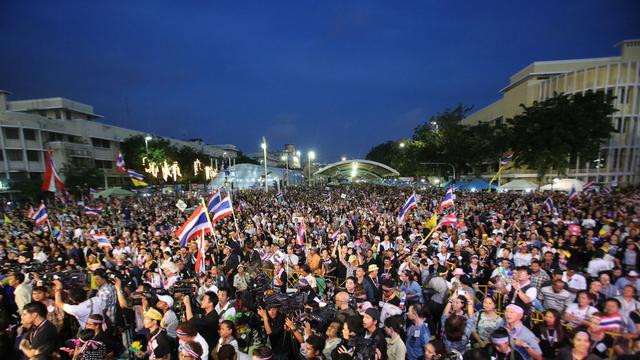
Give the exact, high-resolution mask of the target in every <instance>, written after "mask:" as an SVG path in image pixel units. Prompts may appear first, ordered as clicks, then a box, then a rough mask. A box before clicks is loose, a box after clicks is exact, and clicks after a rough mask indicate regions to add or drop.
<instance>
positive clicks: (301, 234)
mask: <svg viewBox="0 0 640 360" xmlns="http://www.w3.org/2000/svg"><path fill="white" fill-rule="evenodd" d="M306 237H307V234H306V232H305V229H304V218H302V219H301V220H300V225H298V231H297V233H296V245H299V246H304V244H305V242H306Z"/></svg>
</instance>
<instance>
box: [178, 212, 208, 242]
mask: <svg viewBox="0 0 640 360" xmlns="http://www.w3.org/2000/svg"><path fill="white" fill-rule="evenodd" d="M201 231H204V232H205V233H210V232H213V225H211V221H210V220H209V214H208V213H207V208H206V207H205V206H204V204H201V205H200V206H198V208H197V209H196V211H194V212H193V214H191V216H190V217H189V219H187V221H186V222H185V223H184V224H183V225H182V226H181V227H180V228H179V229H178V231H176V237H177V238H178V240H180V246H186V245H187V242H188V241H189V240H191V239H193V238H194V237H196V236H198V235H199V234H200V232H201Z"/></svg>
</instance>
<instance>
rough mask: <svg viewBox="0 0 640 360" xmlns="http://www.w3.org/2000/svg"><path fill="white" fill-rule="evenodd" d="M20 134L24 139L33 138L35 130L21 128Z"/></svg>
mask: <svg viewBox="0 0 640 360" xmlns="http://www.w3.org/2000/svg"><path fill="white" fill-rule="evenodd" d="M22 135H23V136H24V139H25V140H35V139H36V131H35V130H33V129H22Z"/></svg>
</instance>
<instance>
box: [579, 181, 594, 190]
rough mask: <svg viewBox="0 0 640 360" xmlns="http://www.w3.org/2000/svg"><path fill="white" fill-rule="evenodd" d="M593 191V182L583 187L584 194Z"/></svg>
mask: <svg viewBox="0 0 640 360" xmlns="http://www.w3.org/2000/svg"><path fill="white" fill-rule="evenodd" d="M592 190H593V181H589V182H588V183H586V184H584V185H583V186H582V192H588V191H592Z"/></svg>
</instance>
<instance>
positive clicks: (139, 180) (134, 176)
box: [127, 169, 149, 186]
mask: <svg viewBox="0 0 640 360" xmlns="http://www.w3.org/2000/svg"><path fill="white" fill-rule="evenodd" d="M127 175H129V178H131V182H132V183H133V185H134V186H147V185H149V184H147V183H146V182H145V181H144V176H142V174H139V173H137V172H135V171H133V170H131V169H129V170H127Z"/></svg>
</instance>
